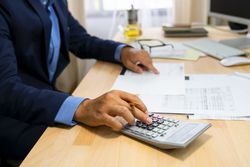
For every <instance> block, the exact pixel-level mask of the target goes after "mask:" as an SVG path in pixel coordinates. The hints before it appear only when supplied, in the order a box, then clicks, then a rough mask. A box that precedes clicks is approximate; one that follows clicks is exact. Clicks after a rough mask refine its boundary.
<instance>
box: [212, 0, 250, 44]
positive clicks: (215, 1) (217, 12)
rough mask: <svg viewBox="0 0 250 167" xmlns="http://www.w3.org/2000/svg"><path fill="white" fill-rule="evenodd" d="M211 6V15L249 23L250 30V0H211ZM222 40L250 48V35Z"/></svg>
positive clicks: (225, 42)
mask: <svg viewBox="0 0 250 167" xmlns="http://www.w3.org/2000/svg"><path fill="white" fill-rule="evenodd" d="M209 8H210V9H209V16H212V17H217V18H221V19H224V20H228V21H231V22H235V23H240V24H245V25H248V28H249V30H250V12H249V11H250V0H210V1H209ZM249 32H250V31H249ZM221 42H222V43H224V44H226V45H230V46H233V47H237V48H240V49H245V48H250V35H249V33H248V35H247V37H246V38H237V39H234V40H225V41H221Z"/></svg>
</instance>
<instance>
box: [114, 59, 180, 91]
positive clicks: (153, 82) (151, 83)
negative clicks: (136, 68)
mask: <svg viewBox="0 0 250 167" xmlns="http://www.w3.org/2000/svg"><path fill="white" fill-rule="evenodd" d="M154 66H155V67H156V68H157V69H158V70H159V72H160V74H159V75H156V74H153V73H151V72H145V73H143V74H137V73H134V72H131V71H126V72H125V74H124V75H120V76H118V78H117V79H116V81H115V83H114V85H113V87H112V90H114V89H117V90H123V91H126V92H130V93H134V94H146V95H184V94H185V82H184V78H185V77H184V64H182V63H154Z"/></svg>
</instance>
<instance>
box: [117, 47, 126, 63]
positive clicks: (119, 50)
mask: <svg viewBox="0 0 250 167" xmlns="http://www.w3.org/2000/svg"><path fill="white" fill-rule="evenodd" d="M126 46H127V45H125V44H121V45H119V46H118V47H117V48H116V50H115V60H116V61H118V62H121V52H122V49H123V48H124V47H126Z"/></svg>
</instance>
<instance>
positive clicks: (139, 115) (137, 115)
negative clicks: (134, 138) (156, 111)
mask: <svg viewBox="0 0 250 167" xmlns="http://www.w3.org/2000/svg"><path fill="white" fill-rule="evenodd" d="M133 114H134V116H135V118H137V119H139V120H141V121H142V122H144V123H146V124H151V123H152V119H151V118H150V117H149V116H148V114H147V113H144V112H142V111H141V110H139V109H138V108H137V107H134V110H133Z"/></svg>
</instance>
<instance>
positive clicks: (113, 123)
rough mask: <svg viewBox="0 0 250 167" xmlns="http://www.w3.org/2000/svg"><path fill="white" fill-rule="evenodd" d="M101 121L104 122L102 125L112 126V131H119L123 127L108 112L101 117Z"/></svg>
mask: <svg viewBox="0 0 250 167" xmlns="http://www.w3.org/2000/svg"><path fill="white" fill-rule="evenodd" d="M103 122H104V125H106V126H108V127H110V128H112V129H113V130H114V131H120V130H122V129H123V125H122V124H121V123H120V122H119V121H118V120H117V119H115V118H114V117H111V116H109V115H108V114H106V115H105V116H104V117H103Z"/></svg>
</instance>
